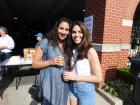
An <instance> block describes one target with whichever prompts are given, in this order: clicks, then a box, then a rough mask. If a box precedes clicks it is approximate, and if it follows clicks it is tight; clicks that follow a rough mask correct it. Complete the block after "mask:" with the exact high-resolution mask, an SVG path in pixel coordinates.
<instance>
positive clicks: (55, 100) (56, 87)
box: [36, 39, 69, 105]
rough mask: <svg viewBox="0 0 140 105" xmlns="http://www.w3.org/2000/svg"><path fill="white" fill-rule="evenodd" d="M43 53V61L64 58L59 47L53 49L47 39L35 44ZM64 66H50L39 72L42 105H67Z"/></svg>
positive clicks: (67, 89) (66, 84)
mask: <svg viewBox="0 0 140 105" xmlns="http://www.w3.org/2000/svg"><path fill="white" fill-rule="evenodd" d="M38 46H40V47H41V48H42V51H43V58H42V59H43V61H45V60H47V59H53V58H54V57H56V56H60V55H61V56H65V55H64V53H63V52H62V51H61V50H60V48H59V47H55V48H53V47H52V46H51V44H50V43H48V39H43V40H41V41H40V42H39V43H37V45H36V47H38ZM65 68H66V64H64V66H63V67H61V66H57V65H56V66H50V67H46V68H44V69H42V70H41V71H40V77H41V86H42V89H43V102H42V105H67V98H68V92H69V84H68V83H67V82H64V81H63V78H62V77H63V72H64V70H65Z"/></svg>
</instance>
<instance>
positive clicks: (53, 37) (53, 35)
mask: <svg viewBox="0 0 140 105" xmlns="http://www.w3.org/2000/svg"><path fill="white" fill-rule="evenodd" d="M62 22H67V23H68V24H69V28H71V24H72V23H71V20H70V19H67V18H60V19H59V20H58V21H56V23H55V25H54V27H53V28H52V29H51V31H50V32H49V34H48V35H47V38H48V40H49V42H50V43H51V44H52V45H53V47H55V46H57V45H58V27H59V25H60V24H61V23H62ZM69 30H70V29H69ZM68 36H70V31H69V35H68ZM68 36H67V38H68ZM67 38H66V39H67ZM66 39H65V40H66ZM65 42H66V41H64V43H65Z"/></svg>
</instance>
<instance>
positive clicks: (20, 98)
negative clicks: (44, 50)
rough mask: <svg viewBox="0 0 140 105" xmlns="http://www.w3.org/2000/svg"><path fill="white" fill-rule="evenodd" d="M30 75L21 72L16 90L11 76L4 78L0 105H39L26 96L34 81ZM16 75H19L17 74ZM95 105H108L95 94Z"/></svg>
mask: <svg viewBox="0 0 140 105" xmlns="http://www.w3.org/2000/svg"><path fill="white" fill-rule="evenodd" d="M27 68H28V67H27ZM27 68H26V69H27ZM23 71H24V70H23ZM31 72H32V71H31ZM32 73H33V72H32ZM32 73H29V72H28V73H27V72H26V73H23V72H22V75H23V74H24V76H23V77H22V78H21V82H20V86H19V87H18V89H17V90H16V80H15V78H14V77H11V76H8V77H5V78H4V80H3V81H1V82H0V97H1V98H0V105H40V104H39V103H37V102H36V101H34V100H32V98H31V97H30V95H29V94H28V89H29V87H30V86H31V85H32V83H33V81H34V76H33V75H31V74H32ZM33 74H35V73H33ZM18 75H21V74H20V73H19V74H18ZM96 105H110V104H109V103H108V102H107V101H106V100H105V99H104V98H102V97H101V96H100V95H99V94H97V101H96Z"/></svg>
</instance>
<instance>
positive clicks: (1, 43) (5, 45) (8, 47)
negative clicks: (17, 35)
mask: <svg viewBox="0 0 140 105" xmlns="http://www.w3.org/2000/svg"><path fill="white" fill-rule="evenodd" d="M14 47H15V42H14V40H13V38H12V37H11V36H9V35H8V30H7V28H6V27H4V26H0V63H1V62H3V61H4V60H6V59H8V58H10V57H11V56H12V49H14ZM4 72H5V69H4V68H2V67H1V66H0V80H1V79H2V76H3V74H4Z"/></svg>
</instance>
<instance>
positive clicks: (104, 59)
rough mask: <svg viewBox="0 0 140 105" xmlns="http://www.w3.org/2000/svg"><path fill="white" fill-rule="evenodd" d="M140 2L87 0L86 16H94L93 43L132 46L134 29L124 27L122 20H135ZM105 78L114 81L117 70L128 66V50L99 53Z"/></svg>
mask: <svg viewBox="0 0 140 105" xmlns="http://www.w3.org/2000/svg"><path fill="white" fill-rule="evenodd" d="M138 3H139V0H129V1H128V0H121V1H120V0H85V16H90V15H93V35H92V36H93V41H92V42H93V43H99V44H120V45H121V44H130V39H131V29H132V27H126V26H122V20H123V19H128V20H133V16H134V13H135V10H136V8H137V5H138ZM98 55H99V58H100V61H101V65H102V72H103V78H104V80H105V79H113V78H115V75H116V69H117V68H120V67H124V66H126V64H127V62H128V49H123V50H120V51H114V52H103V51H99V52H98Z"/></svg>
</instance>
